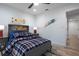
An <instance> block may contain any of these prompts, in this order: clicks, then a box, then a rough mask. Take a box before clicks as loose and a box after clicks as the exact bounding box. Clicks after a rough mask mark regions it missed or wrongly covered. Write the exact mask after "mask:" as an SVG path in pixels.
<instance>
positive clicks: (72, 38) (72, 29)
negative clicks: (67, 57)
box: [68, 21, 79, 50]
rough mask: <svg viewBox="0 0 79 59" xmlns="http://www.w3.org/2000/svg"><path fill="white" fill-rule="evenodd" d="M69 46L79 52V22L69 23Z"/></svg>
mask: <svg viewBox="0 0 79 59" xmlns="http://www.w3.org/2000/svg"><path fill="white" fill-rule="evenodd" d="M68 44H69V45H68V46H69V47H70V48H73V49H77V50H79V21H70V22H69V40H68Z"/></svg>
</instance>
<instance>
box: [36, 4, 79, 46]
mask: <svg viewBox="0 0 79 59" xmlns="http://www.w3.org/2000/svg"><path fill="white" fill-rule="evenodd" d="M51 8H52V7H51ZM77 8H79V4H72V5H65V6H61V7H59V8H55V9H53V10H51V11H49V12H46V13H44V14H40V15H38V16H37V21H36V25H37V27H38V32H39V33H40V35H41V36H42V37H44V38H47V39H49V40H51V41H52V43H53V44H58V45H62V46H66V39H67V18H66V12H67V11H70V10H73V9H77ZM51 19H55V20H56V21H55V22H54V23H53V24H51V25H49V26H48V27H44V25H45V23H46V22H47V21H48V20H51Z"/></svg>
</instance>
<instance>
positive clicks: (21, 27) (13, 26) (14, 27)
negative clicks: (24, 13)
mask: <svg viewBox="0 0 79 59" xmlns="http://www.w3.org/2000/svg"><path fill="white" fill-rule="evenodd" d="M12 31H27V32H29V26H27V25H16V24H8V34H9V33H10V32H12Z"/></svg>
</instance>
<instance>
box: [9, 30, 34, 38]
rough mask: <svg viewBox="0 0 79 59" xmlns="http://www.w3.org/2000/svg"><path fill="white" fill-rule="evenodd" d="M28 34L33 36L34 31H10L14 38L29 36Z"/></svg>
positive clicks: (10, 36)
mask: <svg viewBox="0 0 79 59" xmlns="http://www.w3.org/2000/svg"><path fill="white" fill-rule="evenodd" d="M28 36H32V33H30V32H25V31H24V32H23V31H14V32H10V35H9V38H10V39H13V38H18V37H28Z"/></svg>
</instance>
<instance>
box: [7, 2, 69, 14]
mask: <svg viewBox="0 0 79 59" xmlns="http://www.w3.org/2000/svg"><path fill="white" fill-rule="evenodd" d="M6 4H7V5H9V6H11V7H14V8H17V9H19V10H21V11H24V12H28V13H30V14H33V15H37V14H40V13H45V12H48V11H50V10H53V9H55V8H59V7H61V6H63V5H68V4H67V3H51V4H44V3H40V4H39V5H38V6H33V7H32V8H30V9H28V6H29V5H30V4H31V3H6ZM33 9H36V10H37V11H35V12H34V11H33ZM45 9H48V10H47V11H46V10H45Z"/></svg>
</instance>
